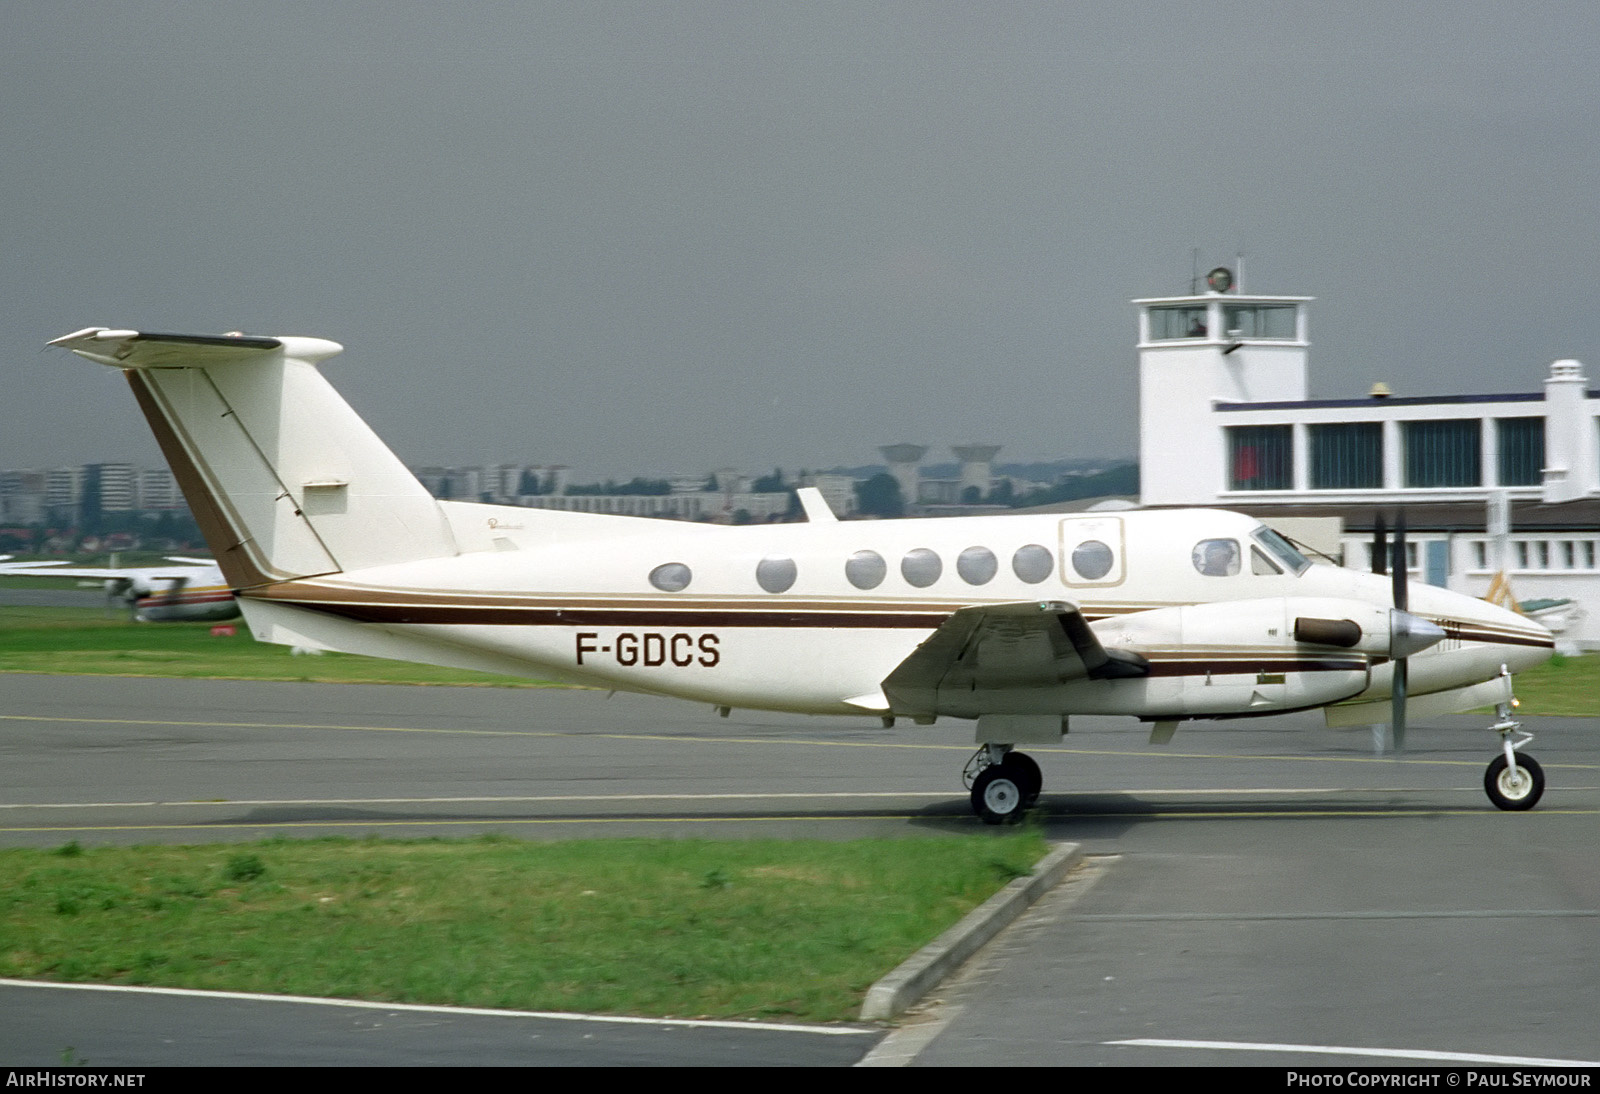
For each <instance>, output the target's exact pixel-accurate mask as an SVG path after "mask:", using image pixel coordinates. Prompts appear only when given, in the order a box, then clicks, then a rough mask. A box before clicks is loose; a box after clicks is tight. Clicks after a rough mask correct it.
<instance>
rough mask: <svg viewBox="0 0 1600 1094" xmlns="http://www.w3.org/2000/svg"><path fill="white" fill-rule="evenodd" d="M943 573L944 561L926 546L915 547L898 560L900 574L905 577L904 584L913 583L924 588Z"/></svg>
mask: <svg viewBox="0 0 1600 1094" xmlns="http://www.w3.org/2000/svg"><path fill="white" fill-rule="evenodd" d="M942 573H944V563H943V562H942V561H941V560H940V558H939V556H938V554H936V553H935V552H933V551H930V550H929V549H928V548H926V547H917V548H914V549H913V550H910V551H907V552H906V557H905V558H902V559H901V560H900V576H901V577H903V578H905V579H906V584H908V585H915V586H916V587H917V588H919V589H926V588H927V587H928V586H929V585H932V584H933V583H934V582H935V581H938V580H939V575H940V574H942Z"/></svg>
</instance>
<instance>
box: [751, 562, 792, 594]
mask: <svg viewBox="0 0 1600 1094" xmlns="http://www.w3.org/2000/svg"><path fill="white" fill-rule="evenodd" d="M797 573H798V571H797V569H796V567H795V564H794V559H792V558H764V559H762V560H761V561H760V562H759V563H758V564H757V565H756V584H757V585H760V586H761V587H762V588H763V589H765V590H766V591H767V592H769V593H783V592H788V591H789V587H790V586H791V585H793V584H794V579H795V575H796V574H797Z"/></svg>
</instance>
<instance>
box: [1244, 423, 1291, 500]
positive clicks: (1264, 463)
mask: <svg viewBox="0 0 1600 1094" xmlns="http://www.w3.org/2000/svg"><path fill="white" fill-rule="evenodd" d="M1293 488H1294V427H1293V426H1287V425H1236V426H1230V427H1229V428H1228V489H1229V490H1291V489H1293Z"/></svg>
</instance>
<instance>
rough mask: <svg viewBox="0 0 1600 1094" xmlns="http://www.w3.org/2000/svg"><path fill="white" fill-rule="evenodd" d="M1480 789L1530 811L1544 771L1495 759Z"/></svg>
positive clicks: (1527, 760)
mask: <svg viewBox="0 0 1600 1094" xmlns="http://www.w3.org/2000/svg"><path fill="white" fill-rule="evenodd" d="M1483 789H1484V792H1485V793H1487V794H1488V795H1489V800H1490V801H1492V802H1494V804H1495V805H1496V806H1497V807H1498V808H1500V809H1510V810H1523V809H1532V808H1533V807H1534V806H1535V805H1537V804H1538V802H1539V798H1540V797H1542V796H1543V794H1544V769H1543V768H1541V767H1540V766H1539V765H1538V763H1537V762H1535V761H1534V758H1533V757H1532V756H1524V755H1522V754H1521V753H1517V764H1516V766H1515V767H1512V766H1511V765H1510V764H1508V763H1506V758H1505V757H1504V756H1496V757H1495V758H1494V759H1493V760H1492V761H1490V763H1489V769H1488V770H1487V771H1485V772H1484V773H1483ZM974 793H976V790H974Z"/></svg>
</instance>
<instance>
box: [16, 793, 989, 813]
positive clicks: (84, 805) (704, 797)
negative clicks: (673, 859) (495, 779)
mask: <svg viewBox="0 0 1600 1094" xmlns="http://www.w3.org/2000/svg"><path fill="white" fill-rule="evenodd" d="M958 796H959V795H958V794H957V793H956V792H954V791H949V790H862V791H849V790H819V791H817V792H815V793H811V792H806V791H793V792H784V793H771V794H762V793H747V794H746V793H734V794H542V795H525V796H510V795H505V796H499V797H477V798H281V799H274V798H223V799H221V800H219V801H171V802H11V803H0V809H150V808H155V807H161V806H196V805H201V806H204V805H211V806H229V805H485V804H493V803H495V802H503V803H506V804H512V805H514V804H518V803H523V802H631V801H741V800H761V799H764V798H774V799H780V798H798V799H806V798H952V797H958Z"/></svg>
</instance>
